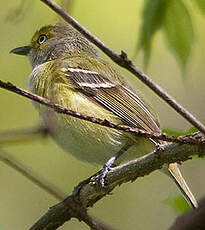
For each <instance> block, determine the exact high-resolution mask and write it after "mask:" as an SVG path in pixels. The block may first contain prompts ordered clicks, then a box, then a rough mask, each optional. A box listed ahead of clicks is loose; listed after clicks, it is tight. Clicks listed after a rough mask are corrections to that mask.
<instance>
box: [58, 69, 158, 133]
mask: <svg viewBox="0 0 205 230" xmlns="http://www.w3.org/2000/svg"><path fill="white" fill-rule="evenodd" d="M61 70H62V72H63V74H65V75H66V78H67V80H68V81H69V83H70V84H72V85H73V86H74V87H75V89H77V90H78V91H80V92H81V93H83V94H84V95H86V96H88V97H89V99H91V100H93V101H94V102H95V103H98V104H99V105H101V106H103V107H104V108H106V109H108V110H109V111H111V112H113V113H114V114H115V115H116V116H117V117H119V118H120V119H121V120H122V121H123V122H124V123H125V124H127V125H129V126H131V127H137V128H140V129H144V130H146V131H155V132H159V124H158V121H157V119H156V118H155V116H154V115H153V113H152V112H151V111H150V109H149V108H148V107H147V106H146V104H145V103H144V101H143V100H142V99H141V98H140V97H139V96H138V95H136V94H135V93H134V92H133V91H132V90H131V89H130V88H128V87H127V86H125V85H124V84H122V83H120V82H118V81H114V80H113V79H112V80H110V79H108V78H107V77H106V76H104V74H103V75H102V74H100V73H98V72H95V71H89V70H86V69H81V68H71V67H66V68H62V69H61Z"/></svg>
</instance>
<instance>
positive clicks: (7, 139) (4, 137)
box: [0, 126, 48, 145]
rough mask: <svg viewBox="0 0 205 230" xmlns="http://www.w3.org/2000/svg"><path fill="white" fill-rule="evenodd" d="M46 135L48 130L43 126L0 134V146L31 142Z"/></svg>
mask: <svg viewBox="0 0 205 230" xmlns="http://www.w3.org/2000/svg"><path fill="white" fill-rule="evenodd" d="M47 134H48V130H47V129H46V128H45V127H43V126H37V127H33V128H29V129H19V130H10V131H5V132H0V145H8V144H9V145H10V144H16V143H18V144H19V143H20V142H24V143H28V142H33V141H35V140H36V139H39V138H40V137H44V136H46V135H47Z"/></svg>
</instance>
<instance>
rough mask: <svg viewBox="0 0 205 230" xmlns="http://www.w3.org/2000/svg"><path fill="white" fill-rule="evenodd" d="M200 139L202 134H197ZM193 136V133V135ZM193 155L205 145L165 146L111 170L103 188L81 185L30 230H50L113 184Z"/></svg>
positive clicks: (204, 151) (91, 182)
mask: <svg viewBox="0 0 205 230" xmlns="http://www.w3.org/2000/svg"><path fill="white" fill-rule="evenodd" d="M200 135H201V136H202V134H200ZM193 136H194V134H193ZM193 153H194V154H197V155H199V156H204V155H205V145H201V146H198V145H191V146H190V145H188V144H176V143H172V144H167V145H166V146H164V148H163V150H162V149H158V150H157V151H155V152H152V153H150V154H147V155H145V156H143V157H140V158H138V159H136V160H133V161H130V162H128V163H126V164H123V165H120V166H118V167H115V168H112V169H111V170H110V171H109V172H108V174H107V177H106V185H107V186H106V189H102V188H100V187H99V186H98V183H97V177H96V175H94V176H93V177H91V178H89V179H87V180H86V181H84V182H81V183H80V184H79V185H78V186H77V187H76V188H75V190H74V192H73V194H72V195H70V196H68V197H67V198H66V199H65V200H64V201H62V202H60V203H59V204H57V205H55V206H53V207H51V208H50V209H49V210H48V212H47V213H46V214H44V215H43V216H42V217H41V218H40V219H39V220H38V221H37V222H36V223H35V224H34V225H33V226H32V227H31V228H30V230H41V229H43V230H54V229H57V228H58V227H59V226H62V225H63V224H64V223H65V222H66V221H68V220H69V219H71V218H72V217H76V215H78V216H79V215H81V213H80V214H79V209H80V208H84V209H86V208H87V207H91V206H93V205H94V204H95V203H96V202H97V201H98V200H100V199H101V198H102V197H104V196H106V195H107V194H109V193H110V192H111V191H112V190H113V189H114V188H115V187H116V186H117V185H121V184H122V183H125V182H128V181H134V180H135V179H136V178H138V177H142V176H145V175H147V174H149V173H151V172H152V171H154V170H156V169H160V168H162V166H163V165H164V164H165V163H167V164H169V163H173V162H181V161H186V160H188V159H190V156H191V155H193Z"/></svg>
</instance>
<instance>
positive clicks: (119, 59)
mask: <svg viewBox="0 0 205 230" xmlns="http://www.w3.org/2000/svg"><path fill="white" fill-rule="evenodd" d="M40 1H42V2H44V3H45V4H46V5H48V6H49V7H50V8H51V9H52V10H53V11H55V12H56V13H57V14H59V15H60V16H61V17H62V18H63V19H64V20H65V21H67V22H68V23H70V24H71V25H72V26H73V27H74V28H75V29H76V30H78V31H79V32H80V33H81V34H83V35H84V36H85V37H86V38H87V39H88V40H89V41H91V42H92V43H93V44H95V45H96V46H97V47H98V48H99V49H101V50H102V51H103V52H104V53H105V54H106V55H107V56H108V57H110V58H111V59H112V60H113V61H114V62H115V63H117V64H118V65H120V66H121V67H123V68H125V69H127V70H128V71H129V72H131V73H132V74H134V75H135V76H136V77H138V78H139V79H140V80H141V81H142V82H144V83H145V84H146V85H147V86H148V87H149V88H150V89H152V90H153V91H154V92H155V93H156V94H157V95H158V96H159V97H161V98H162V99H163V100H164V101H166V102H167V103H168V104H169V105H170V106H171V107H172V108H173V109H174V110H175V111H177V113H179V114H181V116H182V117H184V118H185V119H186V120H187V121H189V122H190V123H191V124H192V125H193V126H195V127H196V128H198V129H199V131H201V132H202V133H204V134H205V126H204V125H203V124H202V123H201V122H200V121H198V120H197V118H196V117H194V116H193V115H192V114H191V113H190V112H189V111H187V110H186V109H185V108H184V107H183V106H182V105H180V104H179V103H178V102H177V101H176V100H174V99H173V98H172V97H171V96H170V95H169V94H168V93H166V92H165V91H164V90H163V89H162V88H161V87H160V86H158V85H157V84H156V83H155V82H154V81H152V80H151V79H150V78H149V77H148V76H147V75H146V74H145V73H143V72H142V71H141V70H140V69H139V68H137V67H136V66H135V65H134V64H133V62H132V61H131V60H130V59H128V57H127V54H126V53H125V52H124V51H122V52H121V54H118V53H116V52H114V51H113V50H111V49H110V48H109V47H108V46H106V45H105V44H104V43H103V42H102V41H100V40H99V39H98V38H97V37H96V36H94V35H93V34H91V33H90V32H89V31H88V30H87V29H86V28H85V27H83V26H82V25H81V24H80V23H79V22H78V21H77V20H75V19H74V18H72V17H71V16H70V15H69V14H68V13H67V12H66V11H65V10H64V9H62V8H61V7H60V6H59V5H57V4H56V3H55V2H53V1H52V0H40Z"/></svg>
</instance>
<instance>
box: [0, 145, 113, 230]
mask: <svg viewBox="0 0 205 230" xmlns="http://www.w3.org/2000/svg"><path fill="white" fill-rule="evenodd" d="M0 161H2V162H4V163H5V164H6V165H8V166H9V167H11V168H13V169H14V170H16V171H17V172H19V173H21V174H22V175H23V176H25V177H26V178H27V179H29V180H30V181H32V182H33V183H34V184H36V185H37V186H39V187H40V188H42V189H43V190H44V191H46V192H48V193H49V194H51V195H52V196H54V197H55V198H56V199H57V200H58V201H62V200H64V199H65V198H66V197H67V195H66V194H65V193H63V192H62V191H60V190H59V189H58V188H57V187H56V186H55V185H53V184H51V183H49V182H48V181H46V180H45V179H44V178H42V177H40V176H39V175H37V174H36V173H34V171H32V170H31V169H29V168H28V167H25V166H24V165H23V164H22V163H20V162H19V161H18V160H17V159H15V158H14V157H13V156H11V155H10V154H8V153H7V152H5V151H3V150H2V149H0ZM73 209H74V210H73ZM70 210H73V212H72V213H73V216H76V217H77V218H78V219H79V220H82V221H84V222H85V223H86V224H88V226H90V227H91V229H92V230H114V229H113V228H111V227H110V226H108V225H106V224H104V223H102V222H100V221H99V220H97V219H95V218H94V217H92V216H90V215H89V214H87V212H86V210H85V209H84V208H82V207H80V206H79V207H78V215H77V214H76V209H75V208H73V207H70Z"/></svg>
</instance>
